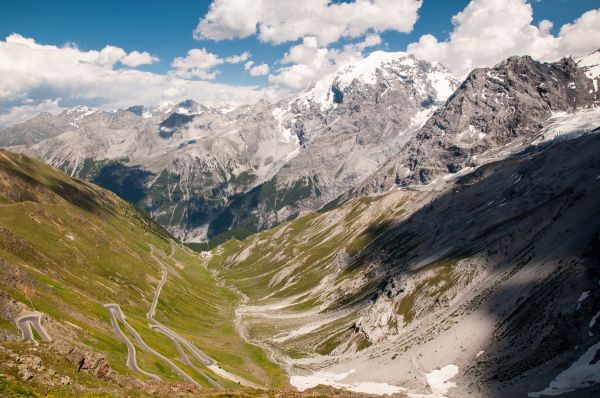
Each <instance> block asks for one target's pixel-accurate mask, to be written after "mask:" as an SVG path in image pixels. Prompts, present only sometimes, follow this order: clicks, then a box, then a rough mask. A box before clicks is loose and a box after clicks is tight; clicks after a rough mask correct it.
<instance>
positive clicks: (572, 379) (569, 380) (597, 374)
mask: <svg viewBox="0 0 600 398" xmlns="http://www.w3.org/2000/svg"><path fill="white" fill-rule="evenodd" d="M598 351H600V342H598V343H596V344H594V345H593V346H591V347H590V348H589V349H588V350H587V351H586V352H585V353H584V354H583V355H582V356H581V357H580V358H579V359H578V360H577V361H575V362H574V363H573V364H572V365H571V366H569V368H568V369H566V370H565V371H563V372H562V373H561V374H559V375H558V376H556V378H555V379H554V380H552V382H551V383H550V385H549V386H548V387H546V388H545V389H543V390H542V391H536V392H530V393H529V394H527V395H528V396H530V397H541V396H548V395H550V396H554V395H561V394H564V393H567V392H570V391H575V390H577V389H578V388H584V387H589V386H590V385H593V384H597V383H600V361H596V362H594V357H595V356H596V353H597V352H598Z"/></svg>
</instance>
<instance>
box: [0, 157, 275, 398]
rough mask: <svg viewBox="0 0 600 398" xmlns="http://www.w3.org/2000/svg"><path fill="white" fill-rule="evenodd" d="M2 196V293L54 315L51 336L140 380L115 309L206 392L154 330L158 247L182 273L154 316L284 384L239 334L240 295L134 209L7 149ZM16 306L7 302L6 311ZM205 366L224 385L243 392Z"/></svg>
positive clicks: (146, 365) (0, 176) (226, 359)
mask: <svg viewBox="0 0 600 398" xmlns="http://www.w3.org/2000/svg"><path fill="white" fill-rule="evenodd" d="M0 198H3V199H4V200H3V201H2V203H0V286H1V289H2V291H4V292H6V293H7V294H8V296H10V297H11V298H12V299H14V300H16V301H18V302H21V303H23V304H24V305H26V306H27V307H28V308H29V309H31V310H37V311H41V312H44V313H46V314H48V316H49V318H50V319H51V322H50V323H47V330H48V333H49V334H50V335H51V336H52V337H53V338H55V339H59V340H61V339H64V340H65V341H67V342H69V343H72V344H76V345H80V346H82V348H83V349H85V350H89V351H95V352H100V353H102V354H104V355H105V356H106V357H107V360H108V362H109V364H110V366H111V367H112V368H114V369H115V370H117V371H118V372H119V373H122V374H131V375H135V376H136V377H140V375H139V374H137V373H135V372H132V371H131V370H129V369H128V368H126V367H125V358H126V354H127V349H126V346H125V344H123V343H122V342H121V341H120V340H119V339H118V337H117V336H116V333H115V332H114V330H113V329H112V326H111V324H110V320H109V317H108V313H107V310H106V309H105V308H104V307H103V305H104V304H107V303H117V304H119V305H120V306H121V308H122V310H123V312H124V313H125V315H126V317H127V320H128V322H129V323H130V324H131V325H132V326H133V327H134V328H135V329H136V330H137V331H138V332H139V333H140V335H141V336H142V337H143V339H144V340H145V341H146V343H147V344H148V345H149V346H151V347H152V348H154V349H155V350H157V351H159V352H160V353H162V354H163V355H165V356H167V357H169V358H170V359H171V360H173V362H175V363H176V364H177V365H178V366H180V367H181V368H183V369H184V370H186V371H187V372H188V373H189V374H190V375H192V376H193V377H195V378H196V380H197V381H198V382H199V383H200V384H201V385H204V386H208V385H209V384H208V383H207V381H206V380H204V378H203V377H202V376H200V375H198V374H196V373H195V372H194V371H193V370H192V369H190V368H189V367H187V366H186V365H185V364H184V363H183V362H182V361H181V360H180V359H179V355H178V353H177V351H176V349H175V347H174V346H173V344H172V342H171V341H170V340H169V339H167V338H166V337H165V336H164V335H162V334H160V333H158V332H156V331H153V330H151V329H149V328H148V321H147V319H146V313H147V311H148V309H149V307H150V303H151V300H152V297H153V295H154V292H155V289H156V286H157V284H158V281H159V279H160V269H159V264H158V263H157V262H156V260H155V259H154V258H153V256H152V255H151V249H150V245H152V246H154V247H156V248H157V249H158V250H160V251H162V252H164V253H165V254H167V255H168V254H170V253H172V257H173V260H171V259H165V260H164V261H165V262H166V263H168V264H169V265H170V267H171V268H172V269H174V270H175V271H176V272H177V274H178V275H179V276H180V277H177V276H175V275H173V274H169V277H168V281H167V283H166V284H165V286H164V287H163V290H162V293H161V296H160V299H159V301H158V308H157V312H156V319H157V320H158V321H160V322H162V323H163V324H165V325H166V326H167V327H169V328H172V329H173V330H174V331H176V332H177V333H179V334H180V335H181V336H184V337H185V338H187V339H188V340H190V341H191V342H193V343H194V344H195V345H196V346H197V347H198V348H199V349H201V350H202V351H204V352H206V353H207V354H208V355H209V356H211V357H212V358H214V359H215V360H216V361H217V362H218V363H219V365H221V366H222V367H223V368H224V369H226V370H228V371H230V372H232V373H235V374H238V375H240V376H242V377H244V378H246V379H248V380H251V381H253V382H254V383H256V384H258V385H261V386H265V387H278V386H282V385H284V384H285V378H284V375H283V374H282V372H281V370H280V369H279V368H278V367H277V366H276V365H274V364H273V363H271V362H270V361H269V360H268V359H267V357H266V355H265V353H264V352H263V351H262V350H261V349H259V348H258V347H256V346H254V345H251V344H248V343H247V342H245V341H244V340H243V339H242V338H241V337H240V336H239V334H238V333H237V331H236V329H235V327H234V308H235V305H236V303H237V301H238V297H237V296H236V295H235V294H233V293H232V292H231V291H229V290H228V289H226V288H224V287H222V286H220V285H219V284H218V283H217V281H216V280H215V279H214V278H213V277H212V275H211V274H210V273H209V271H208V270H207V269H206V268H205V267H204V265H203V260H202V259H201V258H200V257H199V256H198V255H197V254H195V253H194V252H192V251H190V250H189V249H187V248H185V247H181V246H179V245H177V244H176V243H175V242H173V241H172V240H171V239H170V237H169V236H168V234H167V233H166V232H165V231H164V229H162V228H161V227H159V226H158V225H157V224H155V223H154V222H152V221H151V220H149V218H148V217H147V216H146V215H144V214H143V213H142V212H140V211H139V210H137V209H136V208H135V207H133V206H132V205H130V204H128V203H126V202H124V201H123V200H121V199H119V198H118V197H117V196H116V195H114V194H113V193H111V192H108V191H105V190H102V189H100V188H97V187H95V186H93V185H92V184H89V183H86V182H83V181H80V180H77V179H72V178H68V177H66V176H65V175H63V174H62V173H60V172H59V171H57V170H55V169H52V168H50V167H48V166H46V165H44V164H42V163H41V162H38V161H36V160H33V159H30V158H27V157H25V156H22V155H16V154H11V153H9V152H5V151H0ZM11 305H12V304H10V302H9V301H7V300H5V299H2V298H0V306H11ZM7 308H8V307H7ZM3 313H7V312H6V311H3ZM0 327H1V328H3V329H6V330H9V331H11V332H15V330H14V326H12V319H4V320H1V321H0ZM137 348H138V349H137V351H138V364H139V365H140V367H141V368H143V369H144V370H146V371H149V372H152V373H155V374H158V375H160V376H161V377H162V378H163V379H165V380H180V378H179V376H177V375H176V374H174V373H173V371H172V370H171V369H170V368H169V367H168V366H166V364H165V363H163V362H162V361H161V360H160V359H158V358H155V357H154V356H152V355H150V354H148V353H146V352H144V351H143V350H142V349H141V348H140V347H137ZM199 367H201V366H199ZM204 369H205V371H206V373H208V374H209V375H210V376H211V377H212V378H213V379H215V380H218V382H219V383H220V384H222V385H224V386H226V387H238V386H237V384H234V383H232V382H230V381H228V380H223V379H222V378H220V377H219V376H217V375H214V374H212V373H211V372H210V371H208V370H207V369H206V368H204ZM7 388H8V387H7ZM10 388H12V387H10ZM15 391H16V390H15ZM19 394H20V393H19Z"/></svg>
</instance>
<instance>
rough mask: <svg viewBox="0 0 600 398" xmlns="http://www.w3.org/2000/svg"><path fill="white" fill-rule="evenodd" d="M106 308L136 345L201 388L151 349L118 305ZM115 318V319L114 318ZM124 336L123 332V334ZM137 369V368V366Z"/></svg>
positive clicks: (110, 305)
mask: <svg viewBox="0 0 600 398" xmlns="http://www.w3.org/2000/svg"><path fill="white" fill-rule="evenodd" d="M104 307H106V308H107V309H108V311H109V313H111V315H112V316H111V319H116V320H118V321H119V322H121V323H122V324H123V326H125V329H127V331H128V332H129V333H131V334H132V335H133V338H134V339H135V341H136V343H137V344H139V346H140V347H142V349H143V350H144V351H147V352H149V353H150V354H152V355H154V356H156V357H158V358H160V359H161V360H162V361H163V362H164V363H166V364H167V365H168V366H169V367H170V368H171V369H173V370H174V371H175V372H177V373H178V374H179V375H180V376H181V377H183V378H184V379H185V380H187V381H189V382H190V383H192V384H194V385H195V386H197V387H200V384H198V382H197V381H196V380H194V379H193V378H192V377H190V375H188V374H187V373H185V372H184V371H183V370H182V369H181V368H180V367H179V366H177V365H175V364H174V363H173V362H171V360H170V359H169V358H167V357H165V356H164V355H163V354H161V353H160V352H158V351H156V350H154V349H153V348H152V347H150V346H149V345H148V344H146V342H145V341H144V339H142V336H140V334H139V333H138V332H137V330H135V328H134V327H133V326H131V325H130V324H129V322H127V321H126V320H125V315H124V314H123V311H121V307H120V306H119V305H118V304H113V303H111V304H106V305H104ZM113 316H114V318H113ZM113 326H115V324H114V323H113ZM116 326H117V329H118V330H119V331H120V330H121V329H120V328H119V327H118V325H116ZM121 334H122V332H121ZM133 358H134V359H133V361H134V362H135V350H133ZM127 364H128V366H129V364H130V363H129V358H128V363H127ZM136 368H137V366H136ZM138 369H139V368H137V369H136V370H138Z"/></svg>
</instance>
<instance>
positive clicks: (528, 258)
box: [349, 134, 600, 397]
mask: <svg viewBox="0 0 600 398" xmlns="http://www.w3.org/2000/svg"><path fill="white" fill-rule="evenodd" d="M540 149H541V148H536V147H532V148H530V149H529V150H527V151H524V152H522V153H520V154H517V155H515V156H513V157H511V158H508V159H505V160H502V161H498V162H494V163H490V164H487V165H484V166H481V167H480V168H478V169H477V170H475V171H473V172H471V173H470V174H468V175H465V176H463V177H460V178H459V179H458V180H457V181H456V183H455V184H454V185H453V186H452V187H451V189H448V190H447V191H446V192H445V193H444V194H442V195H441V196H439V197H437V198H435V199H433V200H432V201H430V202H427V203H425V204H424V205H423V206H422V207H421V208H420V209H419V210H417V211H416V212H415V213H414V214H412V215H410V216H408V217H407V218H405V219H403V220H402V221H400V222H397V223H392V224H390V225H384V226H382V227H381V228H371V242H370V243H369V244H368V245H367V246H366V247H365V248H364V249H363V250H361V251H360V252H358V253H357V254H355V255H354V256H353V257H352V258H351V259H350V265H349V269H357V268H361V267H364V266H366V265H369V264H379V267H376V268H377V269H378V271H379V272H380V274H379V275H380V276H379V279H378V280H376V284H375V286H377V287H376V288H374V289H372V290H371V291H370V292H368V293H367V294H362V295H361V296H360V297H358V296H357V297H355V298H354V301H353V302H354V303H357V302H368V301H370V300H372V299H373V298H374V297H375V298H376V297H377V296H378V295H381V294H387V295H388V296H389V295H392V296H393V295H394V294H397V293H398V291H399V290H398V287H397V286H396V288H395V290H394V289H390V284H391V282H390V281H392V280H393V278H398V277H403V276H406V275H410V274H413V273H414V272H415V271H416V270H419V271H420V270H424V269H426V268H427V267H430V268H431V267H433V266H436V264H444V265H446V266H447V265H448V264H450V265H449V267H450V268H452V267H455V268H457V267H458V266H457V264H458V261H461V260H462V261H463V262H462V263H461V266H460V268H457V269H458V270H460V272H465V271H469V268H468V267H470V266H473V267H474V266H475V265H474V264H478V265H479V266H480V267H483V269H485V270H486V272H488V273H491V272H493V273H496V274H498V275H502V279H501V280H500V282H499V283H497V284H494V285H493V286H492V287H490V288H488V289H487V290H485V291H482V292H481V294H479V295H478V296H477V297H476V298H475V299H473V300H471V302H469V303H467V304H466V307H465V308H466V311H467V312H468V311H473V310H475V309H477V308H479V310H483V311H484V313H489V316H490V318H491V319H493V320H494V321H495V325H494V333H493V334H492V335H491V336H489V341H488V345H487V347H485V348H482V350H483V351H485V356H482V357H481V358H478V359H477V360H476V361H475V362H474V363H473V364H472V366H469V367H468V368H467V369H464V370H461V375H459V377H464V376H469V381H471V382H472V381H473V380H477V381H480V383H475V384H473V385H472V386H471V387H472V389H471V390H470V391H475V392H477V391H478V390H479V391H485V394H484V395H485V396H490V397H504V396H524V395H526V394H525V393H526V392H531V391H540V390H543V389H544V388H546V387H547V386H548V384H549V383H550V381H551V380H552V379H553V378H554V377H555V376H556V375H558V374H559V373H560V372H561V371H562V370H564V369H566V368H567V367H568V366H569V365H570V364H572V363H573V362H575V361H576V360H577V359H578V358H579V357H580V356H581V355H582V354H583V353H584V352H585V351H586V350H587V349H589V347H590V346H592V345H593V344H595V343H597V342H598V341H600V337H599V335H600V325H598V324H597V325H595V326H594V328H595V329H594V330H593V331H592V330H590V326H589V324H590V319H591V318H592V317H593V316H594V314H596V313H598V311H599V310H600V292H599V291H598V288H597V286H598V280H599V279H600V240H599V236H600V235H599V234H600V199H599V198H600V156H598V154H600V134H590V135H587V136H583V137H580V138H577V139H573V140H569V141H563V142H555V143H553V144H552V145H545V146H544V150H543V151H542V150H540ZM523 269H527V270H528V272H529V273H528V274H526V275H530V276H531V278H530V280H527V281H522V280H513V279H511V278H512V276H514V275H515V274H516V273H517V272H519V271H521V270H523ZM381 271H383V272H381ZM473 272H476V271H473ZM523 274H525V273H523ZM452 281H453V280H448V281H441V282H440V281H438V282H436V283H438V285H439V286H438V287H439V289H440V290H441V289H447V287H445V286H444V283H446V284H450V283H452ZM584 291H589V292H591V293H590V295H589V298H588V299H586V300H585V301H584V302H583V304H582V305H581V306H580V308H577V310H576V307H577V300H578V297H579V296H580V294H581V293H582V292H584ZM400 292H402V290H400ZM436 300H437V299H436ZM434 304H436V305H438V304H439V303H434ZM432 308H433V307H432ZM599 323H600V322H599ZM588 333H592V334H593V336H590V335H589V334H588ZM598 356H600V353H597V355H596V357H598ZM598 390H599V389H598V388H596V387H590V388H589V389H588V390H587V392H586V391H584V390H582V391H580V392H581V393H582V394H584V395H582V396H592V395H593V394H594V393H597V392H598ZM507 394H508V395H507ZM585 394H588V395H585ZM573 396H579V395H573Z"/></svg>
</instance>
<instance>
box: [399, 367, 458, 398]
mask: <svg viewBox="0 0 600 398" xmlns="http://www.w3.org/2000/svg"><path fill="white" fill-rule="evenodd" d="M457 374H458V366H456V365H453V364H450V365H446V366H444V367H443V368H441V369H436V370H434V371H432V372H431V373H427V374H426V375H425V379H426V380H427V384H428V385H429V388H430V389H431V394H412V393H409V394H408V396H409V397H410V398H445V397H446V394H447V393H448V390H449V389H450V388H452V387H456V383H454V382H452V381H448V380H450V379H451V378H453V377H454V376H456V375H457Z"/></svg>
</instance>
